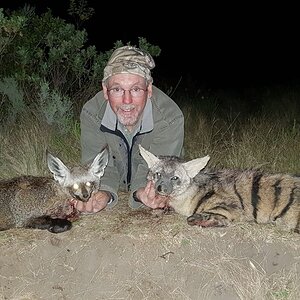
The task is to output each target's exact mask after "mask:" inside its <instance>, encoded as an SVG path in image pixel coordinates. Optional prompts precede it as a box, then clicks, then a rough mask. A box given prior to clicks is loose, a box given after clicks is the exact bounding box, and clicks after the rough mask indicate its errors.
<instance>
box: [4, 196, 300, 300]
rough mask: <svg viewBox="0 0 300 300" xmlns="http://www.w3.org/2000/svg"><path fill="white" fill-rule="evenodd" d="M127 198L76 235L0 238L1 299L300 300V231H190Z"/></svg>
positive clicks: (30, 233) (248, 227)
mask: <svg viewBox="0 0 300 300" xmlns="http://www.w3.org/2000/svg"><path fill="white" fill-rule="evenodd" d="M121 196H122V197H121V198H122V199H121V201H120V203H119V204H118V205H117V207H115V208H114V209H112V210H106V211H102V212H100V213H98V214H96V215H88V216H82V217H81V218H80V220H78V221H76V222H74V226H73V228H72V229H71V230H70V231H68V232H64V233H61V234H51V233H49V232H48V231H41V230H30V229H13V230H8V231H2V232H0V251H1V256H0V299H1V300H2V299H72V300H76V299H137V300H141V299H149V300H155V299H163V300H169V299H209V300H210V299H211V300H217V299H218V300H226V299H230V300H235V299H255V300H260V299H293V300H294V299H295V300H296V299H297V300H298V299H300V276H299V271H300V235H299V234H291V233H284V232H280V231H278V230H277V229H276V228H274V227H272V226H262V225H256V224H238V225H235V226H231V227H228V228H209V229H204V228H199V227H191V226H189V225H187V224H186V221H185V218H183V217H181V216H179V215H176V214H169V215H163V216H160V217H158V216H155V215H153V214H152V213H151V211H150V210H146V209H142V210H134V211H133V210H131V209H130V208H128V206H127V199H126V196H127V195H126V194H124V195H121Z"/></svg>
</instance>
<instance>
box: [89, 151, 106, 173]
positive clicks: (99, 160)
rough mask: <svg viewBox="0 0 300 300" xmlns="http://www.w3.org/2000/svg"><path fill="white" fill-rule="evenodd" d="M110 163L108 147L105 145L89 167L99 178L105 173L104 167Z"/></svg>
mask: <svg viewBox="0 0 300 300" xmlns="http://www.w3.org/2000/svg"><path fill="white" fill-rule="evenodd" d="M107 164H108V149H107V147H105V148H104V149H103V150H102V151H101V152H100V153H98V154H97V156H96V157H95V158H94V160H93V162H92V163H91V165H90V167H89V172H91V173H92V174H93V175H95V176H97V177H98V178H99V179H100V178H101V177H102V176H103V174H104V169H105V168H106V166H107Z"/></svg>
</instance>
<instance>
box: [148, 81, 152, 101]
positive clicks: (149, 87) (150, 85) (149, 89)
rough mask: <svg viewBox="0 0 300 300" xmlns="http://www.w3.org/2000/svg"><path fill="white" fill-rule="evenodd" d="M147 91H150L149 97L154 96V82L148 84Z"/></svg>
mask: <svg viewBox="0 0 300 300" xmlns="http://www.w3.org/2000/svg"><path fill="white" fill-rule="evenodd" d="M147 91H148V98H151V97H152V83H149V84H148V87H147Z"/></svg>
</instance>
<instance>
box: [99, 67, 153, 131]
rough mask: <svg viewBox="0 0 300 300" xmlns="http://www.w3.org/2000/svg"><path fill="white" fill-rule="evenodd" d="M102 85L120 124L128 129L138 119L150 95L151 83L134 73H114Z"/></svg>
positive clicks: (130, 128)
mask: <svg viewBox="0 0 300 300" xmlns="http://www.w3.org/2000/svg"><path fill="white" fill-rule="evenodd" d="M102 86H103V92H104V97H105V99H107V100H108V101H109V104H110V106H111V108H112V110H113V111H114V113H115V114H116V115H117V118H118V120H119V122H120V123H121V124H123V125H124V126H126V127H127V129H128V130H129V131H131V130H132V129H133V127H134V126H135V125H136V124H137V122H138V120H139V119H140V117H141V115H142V113H143V111H144V108H145V105H146V101H147V99H148V98H149V97H151V95H152V84H148V86H147V82H146V80H145V78H143V77H142V76H139V75H135V74H128V73H126V74H116V75H113V76H111V77H109V78H108V81H107V83H106V85H104V84H103V85H102Z"/></svg>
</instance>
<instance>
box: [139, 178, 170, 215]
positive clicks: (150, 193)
mask: <svg viewBox="0 0 300 300" xmlns="http://www.w3.org/2000/svg"><path fill="white" fill-rule="evenodd" d="M136 197H137V198H138V199H139V200H140V201H141V202H143V203H144V204H145V205H146V206H148V207H150V208H153V209H156V208H164V207H166V206H168V201H169V197H167V196H162V195H158V194H156V193H155V187H154V182H153V181H151V180H150V181H148V182H147V184H146V186H145V187H144V188H139V189H138V190H137V191H136Z"/></svg>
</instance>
